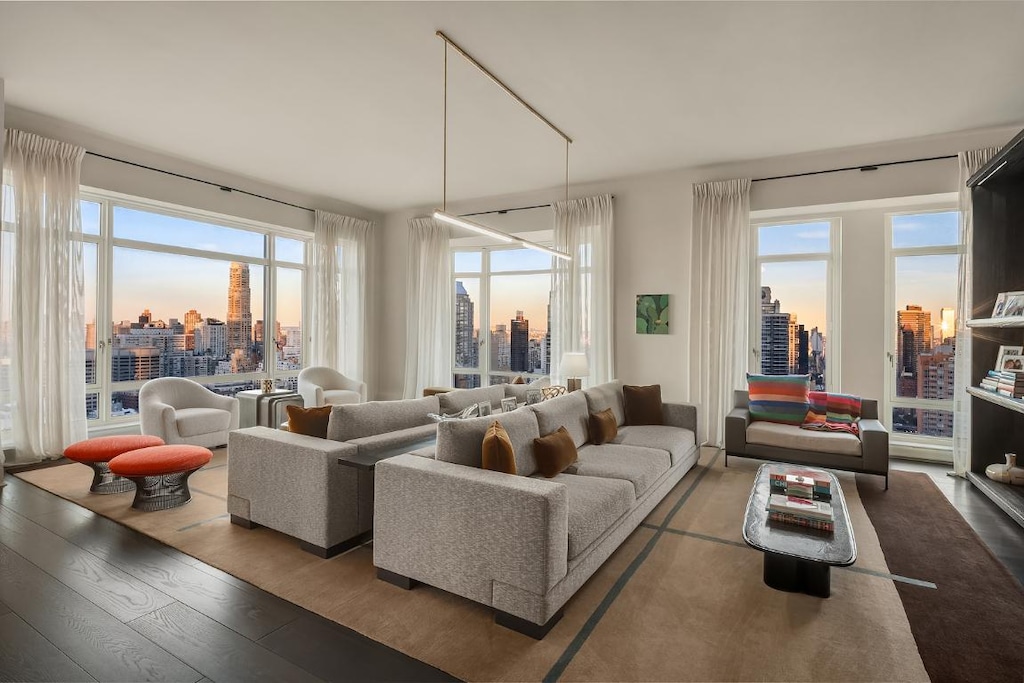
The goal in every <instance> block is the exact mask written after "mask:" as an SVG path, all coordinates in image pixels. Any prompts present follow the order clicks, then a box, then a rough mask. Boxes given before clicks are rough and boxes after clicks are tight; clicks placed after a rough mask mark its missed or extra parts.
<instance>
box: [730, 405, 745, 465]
mask: <svg viewBox="0 0 1024 683" xmlns="http://www.w3.org/2000/svg"><path fill="white" fill-rule="evenodd" d="M749 426H750V411H749V410H748V409H746V408H733V409H732V410H730V411H729V414H728V415H726V416H725V452H726V453H735V454H737V455H740V454H743V453H746V452H747V427H749Z"/></svg>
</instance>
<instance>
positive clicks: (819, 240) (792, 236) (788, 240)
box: [757, 221, 832, 256]
mask: <svg viewBox="0 0 1024 683" xmlns="http://www.w3.org/2000/svg"><path fill="white" fill-rule="evenodd" d="M831 227H832V225H831V223H829V222H828V221H816V222H813V223H789V224H786V225H762V226H760V227H758V229H757V253H758V255H760V256H773V255H778V254H819V253H828V251H829V250H830V247H829V235H830V230H831Z"/></svg>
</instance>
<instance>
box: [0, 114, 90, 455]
mask: <svg viewBox="0 0 1024 683" xmlns="http://www.w3.org/2000/svg"><path fill="white" fill-rule="evenodd" d="M84 154H85V150H84V149H82V148H81V147H76V146H74V145H69V144H66V143H63V142H58V141H56V140H49V139H46V138H43V137H40V136H38V135H35V134H33V133H26V132H23V131H19V130H7V131H5V146H4V164H3V166H4V169H5V171H6V178H7V181H8V182H9V183H10V185H9V187H6V188H4V191H5V194H6V196H5V198H4V230H3V232H2V235H0V242H2V245H0V246H2V254H3V263H2V268H3V272H2V273H0V276H2V277H0V318H2V320H0V323H2V324H3V327H4V330H3V333H2V334H0V347H2V348H0V358H3V359H9V360H10V371H9V373H5V374H3V375H0V376H2V380H0V381H2V382H4V383H5V384H6V386H3V387H0V394H3V398H2V402H3V404H4V407H5V408H7V407H8V406H9V409H10V411H11V413H10V419H11V430H10V437H11V443H4V444H3V445H4V446H5V447H8V448H10V447H12V446H13V449H14V451H15V454H16V457H17V459H18V460H19V461H32V460H42V459H51V458H57V457H60V456H61V454H62V453H63V450H64V447H65V446H67V445H68V444H71V443H73V442H75V441H80V440H82V439H84V438H86V435H87V432H88V430H87V427H86V416H85V311H84V308H83V306H84V289H85V275H84V270H83V264H82V242H81V240H80V239H79V238H80V237H81V234H82V223H81V212H80V208H79V177H80V170H81V165H82V157H83V156H84Z"/></svg>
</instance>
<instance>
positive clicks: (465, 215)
mask: <svg viewBox="0 0 1024 683" xmlns="http://www.w3.org/2000/svg"><path fill="white" fill-rule="evenodd" d="M612 199H615V195H612ZM550 206H551V204H534V205H533V206H513V207H511V208H508V209H492V210H491V211H477V212H475V213H460V214H459V218H468V217H470V216H486V215H487V214H491V213H508V212H509V211H526V210H527V209H545V208H548V207H550Z"/></svg>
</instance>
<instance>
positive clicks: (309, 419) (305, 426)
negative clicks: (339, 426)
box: [285, 406, 331, 439]
mask: <svg viewBox="0 0 1024 683" xmlns="http://www.w3.org/2000/svg"><path fill="white" fill-rule="evenodd" d="M285 410H287V411H288V431H290V432H292V433H294V434H305V435H306V436H318V437H320V438H321V439H326V438H327V423H328V421H329V420H330V419H331V406H321V407H319V408H301V407H299V406H285Z"/></svg>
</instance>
